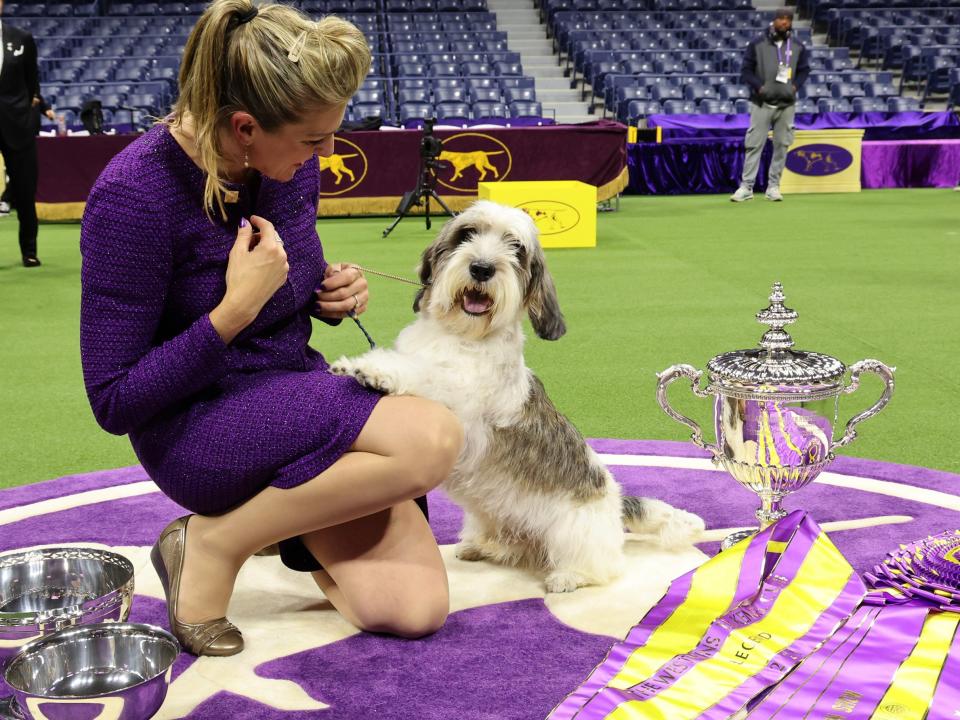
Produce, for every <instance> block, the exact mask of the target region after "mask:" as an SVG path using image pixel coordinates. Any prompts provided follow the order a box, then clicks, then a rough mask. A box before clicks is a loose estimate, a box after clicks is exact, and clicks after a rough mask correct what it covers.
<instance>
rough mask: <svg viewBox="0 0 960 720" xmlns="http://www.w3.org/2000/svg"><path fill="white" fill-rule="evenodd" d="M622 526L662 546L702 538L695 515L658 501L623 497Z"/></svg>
mask: <svg viewBox="0 0 960 720" xmlns="http://www.w3.org/2000/svg"><path fill="white" fill-rule="evenodd" d="M623 525H624V527H625V528H626V529H627V530H628V531H630V532H631V533H634V534H636V535H641V536H643V537H644V539H652V540H654V541H655V542H656V543H657V544H658V545H660V546H662V547H681V546H684V545H690V544H692V543H695V542H697V541H698V540H699V538H700V537H701V536H702V535H703V530H704V523H703V520H701V519H700V517H699V516H697V515H694V514H693V513H688V512H687V511H686V510H680V509H678V508H675V507H673V506H672V505H667V503H665V502H663V501H661V500H654V499H652V498H642V497H634V496H631V495H626V496H624V498H623Z"/></svg>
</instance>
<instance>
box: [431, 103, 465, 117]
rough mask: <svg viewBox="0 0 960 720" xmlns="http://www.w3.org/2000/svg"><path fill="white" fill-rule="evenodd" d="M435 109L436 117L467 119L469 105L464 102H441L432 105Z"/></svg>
mask: <svg viewBox="0 0 960 720" xmlns="http://www.w3.org/2000/svg"><path fill="white" fill-rule="evenodd" d="M434 107H435V108H436V110H437V117H438V118H442V119H446V120H451V119H464V120H466V119H469V117H470V106H469V105H467V104H466V103H465V102H441V103H437V104H436V105H435V106H434Z"/></svg>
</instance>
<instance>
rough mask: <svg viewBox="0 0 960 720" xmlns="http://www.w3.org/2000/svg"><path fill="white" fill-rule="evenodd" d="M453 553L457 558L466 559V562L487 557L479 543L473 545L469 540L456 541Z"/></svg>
mask: <svg viewBox="0 0 960 720" xmlns="http://www.w3.org/2000/svg"><path fill="white" fill-rule="evenodd" d="M453 554H454V555H456V556H457V558H458V559H460V560H466V561H467V562H476V561H477V560H486V559H487V555H486V553H484V552H483V549H482V548H481V547H480V546H479V545H474V544H473V543H470V542H461V543H457V546H456V547H455V548H454V550H453Z"/></svg>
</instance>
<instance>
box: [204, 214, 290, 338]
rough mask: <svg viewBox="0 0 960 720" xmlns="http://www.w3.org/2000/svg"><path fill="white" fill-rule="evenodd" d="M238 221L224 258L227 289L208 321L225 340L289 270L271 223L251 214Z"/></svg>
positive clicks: (256, 312) (248, 319)
mask: <svg viewBox="0 0 960 720" xmlns="http://www.w3.org/2000/svg"><path fill="white" fill-rule="evenodd" d="M240 225H241V227H240V229H239V230H238V231H237V240H236V242H235V243H234V244H233V249H232V250H230V257H229V259H228V260H227V292H226V293H225V294H224V296H223V300H222V301H221V302H220V304H219V305H217V307H215V308H214V309H213V310H212V311H211V312H210V322H211V323H213V327H214V328H215V329H216V331H217V333H218V334H219V335H220V337H221V338H223V341H224V342H225V343H229V342H230V341H232V340H233V338H234V337H236V336H237V333H239V332H240V331H241V330H243V329H244V328H245V327H247V325H249V324H250V323H252V322H253V321H254V319H256V317H257V315H259V314H260V311H261V310H262V309H263V306H264V305H266V304H267V301H268V300H269V299H270V298H271V297H273V295H274V293H276V292H277V290H279V289H280V287H281V286H283V284H284V283H285V282H286V281H287V272H288V271H289V270H290V266H289V265H288V264H287V253H286V252H284V249H283V241H282V240H281V239H280V236H279V235H277V232H276V230H274V228H273V224H272V223H270V222H269V221H267V220H265V219H263V218H262V217H257V216H256V215H253V216H251V217H250V221H249V222H247V221H246V220H241V221H240Z"/></svg>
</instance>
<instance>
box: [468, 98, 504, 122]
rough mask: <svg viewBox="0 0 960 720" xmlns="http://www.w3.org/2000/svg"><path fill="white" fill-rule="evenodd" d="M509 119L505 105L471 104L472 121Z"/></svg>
mask: <svg viewBox="0 0 960 720" xmlns="http://www.w3.org/2000/svg"><path fill="white" fill-rule="evenodd" d="M506 117H510V114H509V111H508V110H507V107H506V105H504V104H503V103H500V102H484V101H481V102H475V103H474V104H473V119H474V120H483V119H486V118H506Z"/></svg>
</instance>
